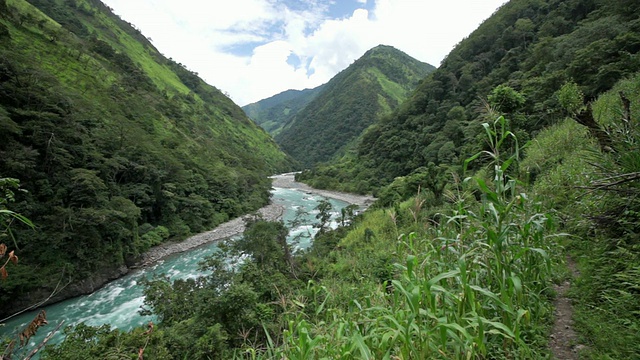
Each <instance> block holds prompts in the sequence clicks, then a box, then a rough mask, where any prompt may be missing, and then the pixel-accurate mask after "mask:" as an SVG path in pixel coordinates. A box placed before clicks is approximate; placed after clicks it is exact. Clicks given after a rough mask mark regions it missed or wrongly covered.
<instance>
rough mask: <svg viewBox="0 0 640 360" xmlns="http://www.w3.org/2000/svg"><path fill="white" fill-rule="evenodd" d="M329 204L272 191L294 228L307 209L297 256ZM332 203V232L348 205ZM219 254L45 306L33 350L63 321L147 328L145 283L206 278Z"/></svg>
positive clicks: (7, 330)
mask: <svg viewBox="0 0 640 360" xmlns="http://www.w3.org/2000/svg"><path fill="white" fill-rule="evenodd" d="M323 199H326V198H324V197H321V196H317V195H311V194H307V193H304V192H302V191H299V190H296V189H282V188H275V189H274V190H273V191H272V201H273V202H274V203H276V204H279V205H282V206H284V208H285V212H284V214H283V221H284V222H285V225H287V226H289V224H290V222H291V221H293V220H294V218H295V217H296V212H297V209H299V208H303V209H304V210H305V211H306V212H307V214H306V216H304V217H303V218H302V219H299V220H301V221H302V223H301V224H300V225H299V226H297V227H296V228H293V229H291V230H290V232H289V241H292V240H293V239H295V238H296V237H297V236H299V235H300V237H299V238H298V241H297V243H296V244H294V251H296V250H300V249H305V248H307V247H309V245H310V244H311V240H312V237H313V235H315V233H316V232H317V229H316V228H314V227H313V224H314V223H316V222H317V221H316V219H315V215H316V214H317V213H318V211H317V210H314V209H315V207H316V206H318V203H319V202H320V200H323ZM327 200H329V201H330V202H331V205H332V207H333V209H332V219H333V220H332V223H331V226H332V227H334V228H335V227H336V226H337V224H338V223H337V220H336V219H337V218H338V216H339V214H340V210H341V209H342V208H343V207H345V206H347V205H348V204H347V203H346V202H343V201H338V200H334V199H327ZM216 250H217V246H216V244H215V243H211V244H207V245H204V246H202V247H199V248H195V249H192V250H189V251H186V252H183V253H180V254H175V255H172V256H169V257H167V258H164V259H162V260H160V261H158V262H157V263H155V264H154V265H153V266H150V267H148V268H144V269H137V270H135V271H132V272H130V273H129V274H127V275H126V276H124V277H122V278H120V279H118V280H114V281H112V282H110V283H108V284H107V285H105V286H104V287H103V288H101V289H100V290H98V291H96V292H94V293H92V294H90V295H84V296H79V297H76V298H73V299H69V300H65V301H63V302H60V303H57V304H53V305H48V306H45V307H44V309H45V310H46V311H47V319H48V321H49V325H47V326H45V327H42V328H41V329H40V330H39V332H38V333H37V335H36V336H34V337H33V338H31V344H30V346H29V348H32V347H33V346H35V345H36V344H38V343H40V342H41V341H42V340H43V339H44V337H45V336H46V335H47V333H48V332H49V331H51V330H53V329H54V328H55V327H56V326H57V325H58V324H59V323H60V322H61V321H63V320H64V321H65V324H64V326H63V327H65V326H69V325H76V324H79V323H81V322H84V323H85V324H87V325H92V326H100V325H104V324H110V325H111V327H112V328H119V329H123V330H130V329H132V328H134V327H138V326H142V325H144V324H146V323H148V322H149V321H151V320H154V317H153V316H141V315H140V314H139V313H138V311H139V310H140V307H141V306H142V305H143V302H144V295H143V288H142V286H139V285H138V283H139V280H140V279H141V278H143V277H144V278H150V277H152V276H153V275H156V274H164V275H166V276H169V277H170V278H171V279H172V280H176V279H188V278H195V277H197V276H199V275H204V274H203V273H201V272H200V271H198V263H199V262H200V261H201V260H203V259H204V258H205V257H206V256H208V255H211V254H213V253H214V252H215V251H216ZM38 312H39V310H37V311H33V312H29V313H25V314H22V315H20V316H17V317H15V318H13V319H11V320H10V321H7V322H6V323H5V326H4V327H0V337H4V336H9V337H12V336H15V334H17V333H18V332H19V331H21V330H22V329H24V327H25V326H26V325H27V324H28V323H29V322H30V321H31V320H32V319H33V318H34V317H35V315H36V314H37V313H38ZM63 337H64V336H63V334H62V329H61V330H60V331H59V332H58V333H56V334H55V335H54V336H53V337H52V339H51V340H50V341H49V344H55V343H58V342H60V341H61V340H62V339H63Z"/></svg>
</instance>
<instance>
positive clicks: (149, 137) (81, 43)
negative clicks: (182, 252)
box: [0, 0, 290, 313]
mask: <svg viewBox="0 0 640 360" xmlns="http://www.w3.org/2000/svg"><path fill="white" fill-rule="evenodd" d="M289 163H290V160H289V159H288V158H287V157H286V156H285V155H284V153H282V152H281V151H280V149H279V147H278V146H277V145H276V144H275V142H274V141H273V140H272V139H271V137H270V136H269V135H268V134H267V133H266V132H264V131H263V130H262V129H261V128H259V127H257V126H256V125H255V124H254V123H253V122H252V121H251V120H249V119H248V118H247V117H246V115H245V114H244V112H243V111H242V110H241V109H240V108H239V107H238V106H237V105H235V104H234V103H233V102H232V101H231V100H230V99H228V98H227V97H226V96H224V95H223V94H222V93H221V92H220V91H219V90H218V89H216V88H214V87H212V86H209V85H207V84H205V83H204V82H203V81H202V80H201V79H200V78H199V77H198V76H197V74H195V73H193V72H191V71H189V70H188V69H186V68H185V67H184V66H182V65H180V64H178V63H176V62H175V61H172V60H171V59H166V58H165V57H164V56H162V55H161V54H160V53H158V51H157V50H156V49H155V48H154V47H153V46H152V45H151V43H150V42H149V41H148V40H147V39H146V38H145V37H144V36H143V35H142V34H141V33H140V32H139V31H138V30H136V29H135V28H134V27H133V26H132V25H130V24H128V23H126V22H123V21H122V20H120V18H118V17H117V16H115V15H113V14H112V13H111V12H110V10H109V9H108V8H107V7H105V6H104V5H103V4H102V3H101V2H100V1H92V0H86V1H84V0H82V1H62V0H61V1H49V0H46V1H39V0H32V1H29V2H27V1H24V0H2V1H1V2H0V177H2V178H4V179H18V180H19V182H20V190H21V191H14V190H15V189H10V188H9V184H8V183H4V182H3V183H2V184H1V185H0V186H1V188H0V189H1V190H2V192H3V193H4V192H5V191H9V190H11V191H14V193H15V198H14V200H15V202H14V203H13V204H12V210H14V211H15V212H17V213H20V214H22V215H23V216H26V217H27V218H29V219H32V220H33V222H34V223H35V231H34V230H32V229H30V228H28V227H25V226H15V227H12V233H13V238H12V239H11V240H9V241H7V240H4V239H3V240H2V241H3V242H7V245H9V246H10V247H11V248H12V249H16V251H19V252H20V254H21V258H22V259H23V260H22V261H20V263H19V264H18V265H17V266H16V267H15V268H14V269H12V271H11V273H12V274H11V277H10V278H8V279H7V281H3V282H2V283H1V284H0V301H1V302H2V304H3V306H2V307H0V313H6V312H8V311H11V307H8V306H5V304H12V303H13V301H16V300H19V299H20V298H21V297H22V296H23V295H24V294H29V296H28V299H29V300H30V301H33V300H36V299H37V298H39V295H37V294H43V295H45V294H48V293H50V292H51V289H49V288H48V287H49V286H55V284H58V283H62V284H66V283H68V282H69V281H72V282H73V281H75V280H78V279H83V280H87V279H89V280H88V281H85V282H84V284H80V286H79V287H74V286H68V287H67V288H66V289H65V291H68V292H70V293H74V292H75V293H76V294H77V293H78V292H83V291H91V290H93V288H95V287H96V286H100V284H101V283H102V282H104V281H105V280H106V279H107V278H109V277H114V276H118V275H121V273H122V272H123V271H126V268H123V266H124V265H125V264H128V263H131V262H132V261H134V260H135V258H136V256H137V255H138V254H140V253H141V252H144V251H145V250H147V249H149V248H150V247H151V246H154V245H158V244H160V243H162V242H164V241H167V240H179V239H183V238H185V237H186V236H188V235H189V234H194V233H198V232H201V231H203V230H206V229H210V228H212V227H213V226H215V225H217V224H219V223H221V222H224V221H226V220H228V219H230V218H234V217H237V216H239V215H242V214H245V213H247V212H250V211H253V210H255V209H257V208H259V207H260V206H263V205H265V204H266V203H267V202H268V201H269V192H268V190H269V189H270V182H269V180H268V179H267V176H268V175H271V174H273V173H276V172H279V171H282V170H286V169H287V168H288V166H289V165H288V164H289ZM33 269H39V270H38V271H34V270H33ZM44 285H46V287H45V289H43V286H44ZM87 286H88V288H83V287H87ZM34 289H40V291H38V292H36V293H33V292H32V291H33V290H34ZM61 295H64V294H61ZM14 309H15V308H14Z"/></svg>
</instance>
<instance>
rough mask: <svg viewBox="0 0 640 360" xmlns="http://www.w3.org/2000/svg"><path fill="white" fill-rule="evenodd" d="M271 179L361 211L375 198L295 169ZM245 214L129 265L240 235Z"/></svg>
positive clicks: (278, 209) (273, 214) (276, 211)
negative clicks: (303, 179)
mask: <svg viewBox="0 0 640 360" xmlns="http://www.w3.org/2000/svg"><path fill="white" fill-rule="evenodd" d="M271 179H272V181H273V183H272V185H273V187H277V188H285V189H297V190H300V191H303V192H306V193H309V194H317V195H320V196H324V197H329V198H332V199H336V200H341V201H344V202H348V203H349V204H355V205H358V206H359V207H360V210H361V211H364V210H365V209H366V208H367V207H369V205H371V204H372V203H373V202H374V201H375V198H374V197H371V196H362V195H356V194H349V193H342V192H337V191H329V190H320V189H314V188H312V187H310V186H308V185H307V184H303V183H299V182H296V181H295V173H288V174H280V175H274V176H272V177H271ZM258 213H259V214H260V215H262V217H263V218H264V219H265V220H269V221H275V220H278V219H280V218H281V217H282V214H283V213H284V208H283V207H282V206H280V205H276V204H269V205H267V206H265V207H263V208H261V209H260V210H258ZM248 216H251V215H245V216H243V217H240V218H237V219H233V220H231V221H228V222H226V223H224V224H221V225H219V226H218V227H216V228H215V229H213V230H210V231H207V232H204V233H200V234H198V235H194V236H192V237H190V238H188V239H186V240H184V241H181V242H177V243H168V244H162V245H159V246H156V247H154V248H151V249H150V250H149V251H147V252H146V253H144V254H143V255H141V256H140V258H139V259H138V260H137V261H136V263H135V264H134V265H133V266H131V268H138V267H144V266H148V265H151V264H153V263H154V262H156V261H158V260H160V259H162V258H164V257H166V256H169V255H172V254H177V253H181V252H183V251H187V250H189V249H193V248H196V247H198V246H202V245H204V244H207V243H210V242H213V241H220V240H223V239H226V238H229V237H232V236H235V235H240V234H242V233H243V232H244V223H245V219H246V218H247V217H248Z"/></svg>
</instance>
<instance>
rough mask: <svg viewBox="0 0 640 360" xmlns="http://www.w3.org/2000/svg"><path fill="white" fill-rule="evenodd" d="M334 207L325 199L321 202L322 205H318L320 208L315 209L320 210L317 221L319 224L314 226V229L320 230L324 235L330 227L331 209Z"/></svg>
mask: <svg viewBox="0 0 640 360" xmlns="http://www.w3.org/2000/svg"><path fill="white" fill-rule="evenodd" d="M332 208H333V207H332V206H331V203H330V202H329V200H326V199H323V200H320V203H319V204H318V206H316V207H315V210H318V214H316V219H318V220H319V222H318V223H317V224H315V225H313V227H316V228H318V229H319V230H318V231H319V232H320V233H323V232H325V231H326V230H327V227H328V226H329V221H330V220H331V209H332Z"/></svg>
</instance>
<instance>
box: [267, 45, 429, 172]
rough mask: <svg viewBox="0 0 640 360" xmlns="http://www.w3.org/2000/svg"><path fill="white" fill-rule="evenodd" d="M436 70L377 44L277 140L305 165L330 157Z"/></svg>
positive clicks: (291, 122) (301, 113)
mask: <svg viewBox="0 0 640 360" xmlns="http://www.w3.org/2000/svg"><path fill="white" fill-rule="evenodd" d="M433 69H434V68H433V66H431V65H428V64H425V63H422V62H419V61H417V60H415V59H413V58H411V57H410V56H408V55H406V54H404V53H403V52H401V51H399V50H397V49H395V48H393V47H390V46H382V45H380V46H377V47H375V48H373V49H371V50H369V51H368V52H366V53H365V54H364V55H363V56H362V57H361V58H360V59H358V60H356V61H355V62H354V63H353V64H351V65H350V66H349V67H348V68H347V69H345V70H343V71H342V72H340V73H339V74H338V75H336V76H335V77H333V78H332V79H331V80H330V81H329V82H328V83H327V84H325V85H324V87H323V89H322V92H321V93H320V94H319V95H317V96H316V97H315V98H314V99H313V100H312V101H311V102H310V103H309V104H307V106H305V107H304V108H303V109H301V110H300V112H298V113H296V114H295V116H294V117H293V118H292V119H291V121H290V122H289V123H288V124H287V125H286V126H285V128H284V129H283V130H282V131H281V132H280V133H279V134H278V135H277V136H276V141H277V142H278V144H280V145H281V146H282V148H283V150H285V151H286V152H287V153H288V154H290V155H291V156H292V157H293V158H294V159H296V160H298V161H299V162H300V163H301V164H302V165H303V166H305V167H309V166H311V165H313V164H316V163H318V162H323V161H327V160H329V159H331V158H332V157H334V156H336V155H338V154H340V153H343V152H344V151H345V149H346V147H347V146H348V145H349V144H350V143H351V142H352V141H353V140H355V139H356V138H357V137H358V136H360V134H361V133H362V131H363V130H364V129H366V128H367V127H368V126H369V125H371V124H372V123H374V122H375V120H376V119H377V118H378V117H379V116H381V115H383V114H386V113H388V112H389V111H391V110H392V109H395V108H396V107H397V106H398V105H399V104H400V103H401V102H402V101H403V100H404V99H405V98H406V97H407V96H408V94H409V93H410V91H412V90H413V89H415V86H417V84H418V82H419V81H420V80H421V79H422V78H424V76H425V75H426V74H427V73H429V72H430V71H432V70H433Z"/></svg>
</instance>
